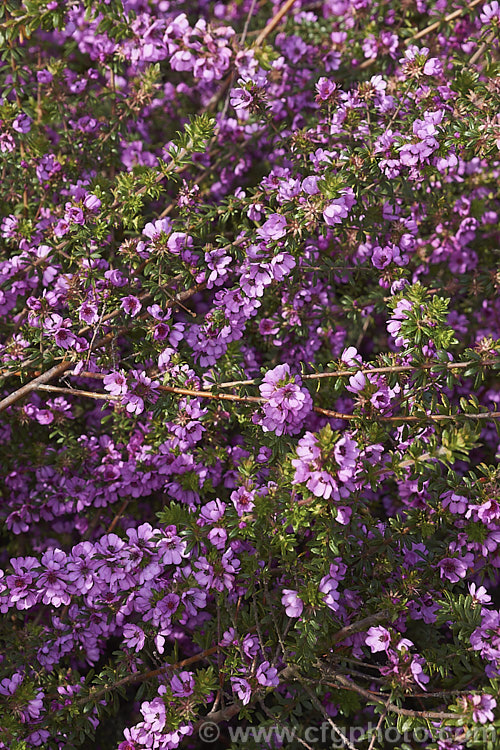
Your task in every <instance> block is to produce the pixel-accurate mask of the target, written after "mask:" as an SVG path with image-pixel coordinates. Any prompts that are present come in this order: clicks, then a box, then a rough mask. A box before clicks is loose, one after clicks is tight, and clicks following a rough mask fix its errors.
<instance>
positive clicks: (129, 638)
mask: <svg viewBox="0 0 500 750" xmlns="http://www.w3.org/2000/svg"><path fill="white" fill-rule="evenodd" d="M145 641H146V636H145V634H144V631H143V630H142V629H141V628H140V627H139V626H138V625H133V624H132V623H127V624H126V625H125V626H124V628H123V642H124V643H125V645H126V646H128V647H129V648H133V649H134V650H135V651H141V650H142V648H143V646H144V643H145Z"/></svg>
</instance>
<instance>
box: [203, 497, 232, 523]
mask: <svg viewBox="0 0 500 750" xmlns="http://www.w3.org/2000/svg"><path fill="white" fill-rule="evenodd" d="M225 510H226V504H225V503H222V502H221V501H220V500H219V499H218V498H217V499H216V500H210V502H208V503H207V504H206V505H204V506H203V507H202V508H201V509H200V521H201V522H202V523H217V521H220V519H221V518H222V516H223V515H224V513H225Z"/></svg>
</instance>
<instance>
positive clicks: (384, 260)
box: [372, 245, 392, 270]
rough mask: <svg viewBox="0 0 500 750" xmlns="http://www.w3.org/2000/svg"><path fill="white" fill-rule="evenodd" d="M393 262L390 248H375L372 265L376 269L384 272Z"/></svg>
mask: <svg viewBox="0 0 500 750" xmlns="http://www.w3.org/2000/svg"><path fill="white" fill-rule="evenodd" d="M391 261H392V250H391V248H390V247H388V246H386V247H379V246H378V245H377V246H376V247H374V248H373V254H372V263H373V265H374V266H375V268H378V269H379V270H382V269H383V268H386V267H387V266H388V265H389V264H390V262H391Z"/></svg>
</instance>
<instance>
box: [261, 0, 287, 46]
mask: <svg viewBox="0 0 500 750" xmlns="http://www.w3.org/2000/svg"><path fill="white" fill-rule="evenodd" d="M295 2H296V0H286V3H284V4H283V5H282V6H281V8H280V9H279V11H278V12H277V13H276V14H275V15H274V16H273V17H272V18H271V20H270V21H269V23H268V24H267V25H266V26H265V28H264V29H262V31H261V32H260V34H259V36H258V37H257V39H256V40H255V42H254V44H253V46H254V47H260V46H261V44H262V42H264V41H265V40H266V39H267V37H268V36H269V34H271V33H272V32H273V31H274V29H275V28H276V26H277V25H278V24H279V22H280V21H281V19H282V18H283V16H285V15H286V14H287V13H288V11H289V10H290V9H291V8H292V6H293V5H294V3H295Z"/></svg>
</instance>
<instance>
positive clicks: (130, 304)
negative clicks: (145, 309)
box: [121, 294, 142, 318]
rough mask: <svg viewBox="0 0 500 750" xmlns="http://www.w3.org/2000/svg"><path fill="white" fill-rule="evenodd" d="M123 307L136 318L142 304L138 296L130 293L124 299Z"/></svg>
mask: <svg viewBox="0 0 500 750" xmlns="http://www.w3.org/2000/svg"><path fill="white" fill-rule="evenodd" d="M121 308H122V310H124V311H125V312H126V313H127V315H131V316H132V317H133V318H134V317H135V316H136V315H137V314H138V313H139V312H140V310H141V308H142V305H141V302H140V300H138V299H137V297H134V296H133V295H132V294H130V295H129V296H128V297H124V298H123V299H122V302H121Z"/></svg>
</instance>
